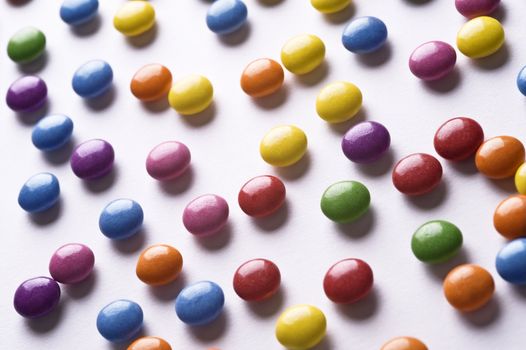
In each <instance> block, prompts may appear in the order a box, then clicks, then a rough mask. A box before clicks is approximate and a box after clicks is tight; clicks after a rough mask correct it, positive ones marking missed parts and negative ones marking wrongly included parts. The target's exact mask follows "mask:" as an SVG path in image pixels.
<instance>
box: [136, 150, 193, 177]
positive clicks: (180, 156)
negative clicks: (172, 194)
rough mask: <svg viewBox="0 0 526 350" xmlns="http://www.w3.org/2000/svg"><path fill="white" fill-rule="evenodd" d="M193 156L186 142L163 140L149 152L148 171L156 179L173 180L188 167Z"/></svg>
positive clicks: (147, 159)
mask: <svg viewBox="0 0 526 350" xmlns="http://www.w3.org/2000/svg"><path fill="white" fill-rule="evenodd" d="M191 158H192V156H191V154H190V150H189V149H188V147H186V145H185V144H183V143H181V142H177V141H166V142H162V143H160V144H158V145H157V146H155V147H154V148H153V149H152V150H151V151H150V153H149V154H148V157H147V158H146V171H147V172H148V174H150V176H151V177H153V178H154V179H156V180H159V181H167V180H172V179H175V178H177V177H179V176H181V175H182V174H183V173H184V172H185V171H186V169H188V167H189V166H190V160H191Z"/></svg>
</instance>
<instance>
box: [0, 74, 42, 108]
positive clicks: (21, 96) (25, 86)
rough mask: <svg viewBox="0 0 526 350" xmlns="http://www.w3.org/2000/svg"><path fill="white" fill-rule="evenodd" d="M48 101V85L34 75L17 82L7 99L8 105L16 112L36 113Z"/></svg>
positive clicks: (11, 88)
mask: <svg viewBox="0 0 526 350" xmlns="http://www.w3.org/2000/svg"><path fill="white" fill-rule="evenodd" d="M46 100H47V86H46V83H45V82H44V80H42V79H40V78H39V77H36V76H34V75H28V76H25V77H22V78H20V79H18V80H15V81H14V82H13V84H11V86H10V87H9V89H8V90H7V94H6V97H5V101H6V103H7V105H8V106H9V108H11V109H12V110H13V111H15V112H32V111H36V110H37V109H39V108H41V107H42V106H43V105H44V104H45V103H46Z"/></svg>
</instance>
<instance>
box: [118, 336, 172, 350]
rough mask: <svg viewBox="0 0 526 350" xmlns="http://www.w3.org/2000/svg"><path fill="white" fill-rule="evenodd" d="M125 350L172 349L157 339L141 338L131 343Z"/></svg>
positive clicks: (163, 341) (162, 340)
mask: <svg viewBox="0 0 526 350" xmlns="http://www.w3.org/2000/svg"><path fill="white" fill-rule="evenodd" d="M126 350H172V347H171V346H170V344H168V342H167V341H166V340H164V339H162V338H159V337H141V338H139V339H137V340H135V341H134V342H133V343H131V344H130V346H128V348H127V349H126Z"/></svg>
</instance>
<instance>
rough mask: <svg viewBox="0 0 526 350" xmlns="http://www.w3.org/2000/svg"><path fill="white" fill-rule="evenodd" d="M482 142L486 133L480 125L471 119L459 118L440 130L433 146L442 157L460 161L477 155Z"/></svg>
mask: <svg viewBox="0 0 526 350" xmlns="http://www.w3.org/2000/svg"><path fill="white" fill-rule="evenodd" d="M482 141H484V131H482V128H481V126H480V125H479V123H477V122H476V121H475V120H473V119H471V118H466V117H457V118H453V119H449V120H448V121H447V122H445V123H444V124H442V125H441V126H440V127H439V128H438V130H437V132H436V133H435V138H434V140H433V144H434V146H435V151H437V153H438V154H439V155H440V156H441V157H443V158H445V159H447V160H453V161H458V160H464V159H467V158H469V157H471V156H472V155H473V154H475V152H476V151H477V149H478V148H479V146H480V145H481V144H482Z"/></svg>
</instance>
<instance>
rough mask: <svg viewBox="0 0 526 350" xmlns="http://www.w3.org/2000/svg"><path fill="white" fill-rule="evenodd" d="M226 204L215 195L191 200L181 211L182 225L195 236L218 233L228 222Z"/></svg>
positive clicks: (206, 195)
mask: <svg viewBox="0 0 526 350" xmlns="http://www.w3.org/2000/svg"><path fill="white" fill-rule="evenodd" d="M228 212H229V210H228V203H227V202H226V201H225V200H224V199H223V198H222V197H220V196H217V195H215V194H205V195H202V196H199V197H197V198H196V199H194V200H192V201H191V202H190V203H188V205H187V206H186V208H184V211H183V224H184V227H186V229H187V230H188V231H189V232H190V233H192V234H194V235H197V236H209V235H213V234H214V233H217V232H219V231H220V230H221V229H222V228H223V227H224V226H225V225H226V222H227V220H228Z"/></svg>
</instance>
